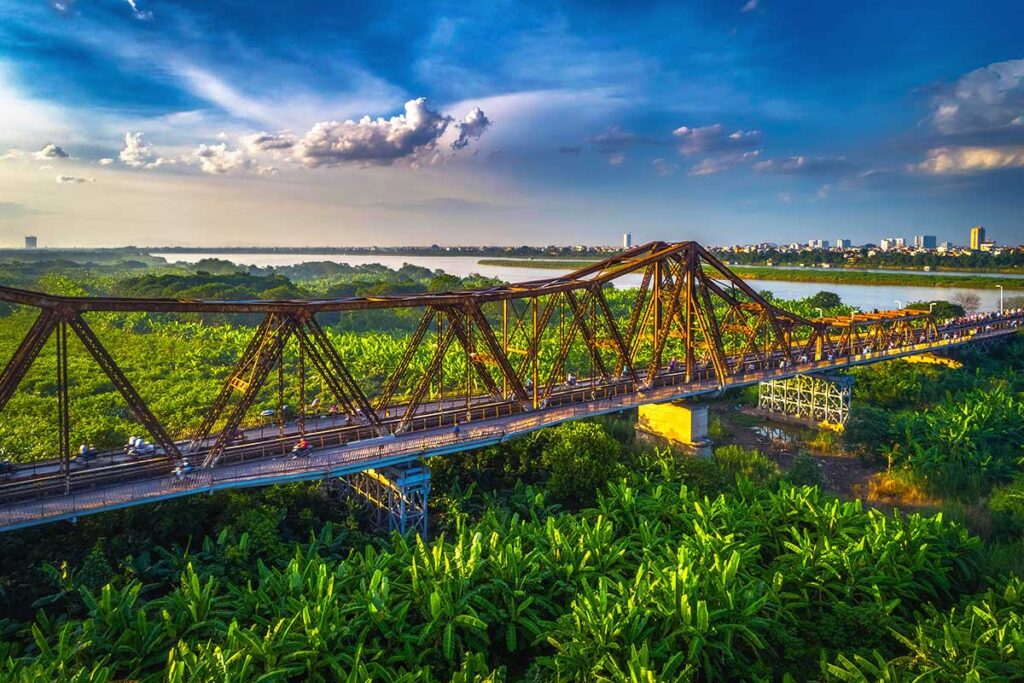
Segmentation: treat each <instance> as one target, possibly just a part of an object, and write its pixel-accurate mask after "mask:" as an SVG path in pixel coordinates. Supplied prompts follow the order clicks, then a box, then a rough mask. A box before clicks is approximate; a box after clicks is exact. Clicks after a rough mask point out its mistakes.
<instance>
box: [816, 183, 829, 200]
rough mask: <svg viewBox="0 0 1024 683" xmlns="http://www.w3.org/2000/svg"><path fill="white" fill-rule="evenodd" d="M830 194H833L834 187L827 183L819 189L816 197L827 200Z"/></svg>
mask: <svg viewBox="0 0 1024 683" xmlns="http://www.w3.org/2000/svg"><path fill="white" fill-rule="evenodd" d="M830 194H832V186H831V185H830V184H828V183H825V184H824V185H822V186H821V187H819V188H818V191H817V192H816V193H815V195H814V196H815V197H817V198H818V199H827V198H828V196H829V195H830Z"/></svg>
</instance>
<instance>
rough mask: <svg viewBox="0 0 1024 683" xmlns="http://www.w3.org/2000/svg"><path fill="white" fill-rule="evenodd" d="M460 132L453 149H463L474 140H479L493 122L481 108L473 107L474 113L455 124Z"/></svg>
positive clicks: (471, 112)
mask: <svg viewBox="0 0 1024 683" xmlns="http://www.w3.org/2000/svg"><path fill="white" fill-rule="evenodd" d="M455 127H456V128H458V130H459V137H458V139H457V140H455V142H453V143H452V148H453V149H462V148H463V147H465V146H466V145H468V144H469V143H470V141H472V140H479V139H480V136H481V135H483V134H484V132H486V131H487V129H488V128H490V127H491V121H490V119H488V118H487V114H485V113H484V111H483V109H481V108H480V107H473V109H472V111H470V112H469V113H468V114H466V118H464V119H463V120H462V121H460V122H459V123H457V124H455Z"/></svg>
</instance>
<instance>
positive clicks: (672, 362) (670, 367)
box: [668, 358, 676, 372]
mask: <svg viewBox="0 0 1024 683" xmlns="http://www.w3.org/2000/svg"><path fill="white" fill-rule="evenodd" d="M668 371H669V372H675V371H676V359H675V358H671V359H669V361H668Z"/></svg>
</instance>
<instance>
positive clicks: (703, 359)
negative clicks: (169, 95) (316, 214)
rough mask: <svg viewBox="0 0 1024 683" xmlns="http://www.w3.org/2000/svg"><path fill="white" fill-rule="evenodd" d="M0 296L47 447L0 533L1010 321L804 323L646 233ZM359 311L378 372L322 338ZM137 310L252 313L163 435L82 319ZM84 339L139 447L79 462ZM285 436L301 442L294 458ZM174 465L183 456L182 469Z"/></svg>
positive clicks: (1015, 322)
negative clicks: (586, 245)
mask: <svg viewBox="0 0 1024 683" xmlns="http://www.w3.org/2000/svg"><path fill="white" fill-rule="evenodd" d="M625 276H630V278H631V279H630V283H631V284H633V283H635V281H636V279H637V277H638V276H639V279H640V283H639V286H631V287H629V288H628V289H625V288H621V287H620V288H619V289H616V288H615V287H614V285H615V284H616V282H619V283H620V285H621V281H622V278H624V277H625ZM0 302H4V303H6V304H13V305H19V306H23V307H31V308H33V309H37V310H38V311H39V313H38V316H37V317H36V318H35V322H34V324H33V325H32V326H31V328H30V329H29V330H28V332H27V334H26V335H25V337H24V338H23V340H22V341H21V343H20V345H19V346H18V347H17V349H16V350H15V352H14V354H13V356H12V357H11V359H10V361H9V362H8V363H7V365H6V366H5V367H4V368H3V371H2V373H0V411H2V410H3V409H4V407H5V406H6V405H7V403H8V402H9V401H10V399H11V398H12V397H13V396H14V395H15V394H16V393H17V392H18V390H19V386H20V385H21V384H22V380H23V379H24V378H25V376H26V374H27V373H28V372H29V369H30V367H31V366H32V364H33V361H35V360H36V359H37V357H39V356H40V354H41V353H42V352H43V351H44V349H45V350H46V352H47V353H50V351H49V349H51V348H52V349H54V350H55V353H56V378H55V380H56V384H55V387H56V391H55V393H56V397H55V404H56V405H55V410H54V417H55V429H56V430H57V433H58V434H59V439H58V445H57V451H56V452H55V453H53V457H52V459H50V460H46V461H41V462H40V461H36V462H33V463H31V464H23V465H15V466H13V467H8V468H6V469H5V471H4V472H2V473H0V530H9V529H15V528H19V527H25V526H31V525H35V524H41V523H45V522H51V521H55V520H61V519H72V520H73V519H75V518H77V517H78V516H81V515H85V514H90V513H94V512H100V511H103V510H111V509H116V508H122V507H127V506H132V505H139V504H144V503H151V502H156V501H160V500H166V499H169V498H175V497H180V496H186V495H190V494H195V493H200V492H212V491H215V490H221V489H228V488H237V487H245V486H261V485H267V484H273V483H278V482H288V481H301V480H314V479H325V478H329V477H342V476H348V475H355V474H359V473H369V474H371V475H374V473H376V472H381V471H394V468H396V467H402V466H410V465H411V464H413V463H415V461H417V460H418V459H420V458H423V457H426V456H434V455H443V454H448V453H455V452H459V451H464V450H468V449H474V448H480V447H483V446H488V445H493V444H497V443H500V442H502V441H504V440H506V439H509V438H512V437H515V436H518V435H521V434H524V433H527V432H529V431H532V430H536V429H540V428H543V427H548V426H551V425H555V424H558V423H560V422H563V421H566V420H573V419H577V418H582V417H588V416H595V415H600V414H604V413H610V412H616V411H620V410H623V409H627V408H631V407H635V406H639V405H642V404H645V403H652V402H665V401H672V400H677V399H682V398H687V397H696V396H700V395H704V394H712V393H714V392H720V391H721V390H723V389H725V388H729V387H736V386H744V385H750V384H756V383H759V382H762V381H764V380H768V379H784V378H787V377H794V376H796V375H800V374H807V373H817V372H823V371H834V370H837V369H842V368H845V367H850V366H854V365H859V364H865V363H874V362H877V361H880V360H886V359H890V358H898V357H902V356H908V355H914V354H921V353H927V352H933V351H937V350H943V349H949V348H953V347H957V346H961V345H964V344H971V343H978V342H981V341H983V340H989V339H996V338H999V337H1003V336H1006V335H1008V334H1012V333H1013V332H1015V331H1016V330H1017V328H1018V326H1019V325H1020V323H1021V315H1020V314H1018V313H1014V314H1012V315H1002V314H1000V315H992V316H988V317H984V318H983V319H982V318H978V319H971V320H959V321H947V322H945V323H943V324H941V325H940V324H938V323H937V322H936V321H935V320H934V319H933V317H932V316H931V315H930V314H929V313H928V312H927V311H917V310H899V311H887V312H883V313H874V314H862V313H857V314H852V315H849V316H842V317H823V318H817V319H808V318H804V317H801V316H799V315H795V314H793V313H790V312H788V311H786V310H784V309H782V308H780V307H778V306H776V305H774V304H772V303H771V302H769V301H768V300H766V299H765V298H764V297H762V296H761V295H760V294H758V293H757V292H756V291H755V290H754V289H753V288H751V287H750V286H749V285H748V284H747V283H745V282H744V281H743V280H742V279H740V278H739V277H737V276H736V275H735V274H733V273H732V272H730V271H729V269H728V268H726V266H725V265H723V264H722V263H721V262H720V261H719V260H718V259H716V258H715V257H714V256H713V255H712V254H711V253H709V252H708V251H707V250H705V249H704V248H703V247H701V246H700V245H699V244H697V243H695V242H680V243H674V244H671V243H665V242H651V243H649V244H644V245H641V246H637V247H634V248H632V249H629V250H626V251H624V252H622V253H620V254H618V255H616V256H613V257H611V258H608V259H605V260H603V261H600V262H595V263H594V264H593V265H589V266H587V267H585V268H581V269H579V270H576V271H574V272H572V273H569V274H567V275H563V276H560V277H553V278H551V279H545V280H535V281H531V282H524V283H519V284H511V285H503V286H497V287H491V288H487V289H480V290H474V291H464V292H454V293H436V294H433V293H432V294H416V295H411V296H382V297H364V298H340V299H329V300H296V301H291V300H290V301H208V300H174V299H135V298H117V297H65V296H52V295H47V294H41V293H37V292H31V291H25V290H19V289H14V288H8V287H0ZM373 311H378V312H379V311H390V312H392V313H395V312H399V313H403V314H404V315H406V316H410V315H411V316H413V319H416V317H417V316H418V321H419V322H418V324H417V325H416V327H415V329H414V330H413V331H412V332H411V334H408V335H407V336H405V337H403V338H402V339H403V343H404V347H403V349H402V351H401V355H400V357H398V358H396V359H395V360H394V363H393V365H392V366H391V367H389V368H387V371H386V372H384V373H382V375H381V376H378V377H373V378H370V377H361V376H360V375H359V373H358V372H356V371H355V370H354V369H353V368H354V367H355V366H356V365H357V364H358V363H357V362H356V361H357V360H358V359H355V358H353V352H352V350H350V349H345V348H339V345H337V344H335V343H334V342H333V341H332V339H331V334H329V332H328V330H327V329H326V328H325V326H324V325H323V323H322V322H321V321H322V319H324V318H326V317H328V316H331V317H332V318H333V319H334V320H337V319H338V316H337V314H353V315H358V314H367V313H372V312H373ZM136 312H145V313H149V314H198V315H200V316H205V315H213V314H225V315H230V314H237V315H243V314H244V315H246V316H249V317H250V318H252V316H253V315H255V316H258V319H259V321H260V322H259V324H258V325H256V326H255V328H254V330H253V333H252V336H251V339H250V341H249V342H248V345H247V346H246V347H245V350H244V352H243V353H241V355H240V356H239V357H238V358H237V360H236V361H235V362H234V366H233V368H232V369H231V370H230V372H228V373H227V375H226V377H225V378H224V379H223V382H222V384H221V387H220V390H219V393H218V394H217V396H216V398H215V399H214V400H213V402H212V404H211V405H209V406H207V407H205V409H204V411H203V417H202V419H201V420H198V421H197V423H196V424H194V425H192V426H191V428H190V429H189V430H187V432H186V433H171V431H170V430H169V429H168V428H167V427H166V426H165V423H164V421H162V420H161V419H159V418H158V417H157V416H156V415H155V414H154V413H153V411H152V410H151V409H150V407H149V405H148V404H147V401H146V400H144V399H143V396H142V394H141V393H140V390H139V388H137V382H133V381H132V379H131V378H130V375H131V374H132V373H131V372H129V371H128V370H125V369H124V368H123V367H122V366H121V365H120V364H119V363H118V362H117V361H116V360H115V359H114V357H113V356H112V355H111V354H110V352H109V351H108V350H107V348H106V347H105V345H104V344H103V342H102V341H101V338H100V335H98V334H97V333H96V332H95V331H94V325H90V322H89V321H90V318H92V317H94V316H97V315H101V314H118V313H121V314H123V313H136ZM341 324H344V319H343V322H342V323H341ZM249 329H252V328H249ZM50 339H53V340H54V343H53V344H50V343H49V340H50ZM69 339H70V340H71V341H72V342H73V348H72V350H71V351H69ZM75 339H77V340H78V341H77V342H75V341H74V340H75ZM182 344H183V345H184V344H187V340H183V341H182ZM82 349H84V353H87V354H88V355H89V356H91V358H92V359H93V360H94V361H95V362H96V364H97V365H98V366H99V368H100V369H101V370H102V372H103V373H104V375H105V376H106V378H107V379H108V380H109V381H110V383H111V384H112V385H113V386H114V387H115V388H116V389H117V391H118V392H119V393H120V395H121V397H122V398H123V399H124V402H125V403H126V404H127V406H128V409H129V411H130V415H131V416H132V418H133V419H134V420H135V421H136V422H137V423H138V425H139V427H140V430H142V431H144V432H145V433H146V434H148V435H149V437H150V438H151V439H152V442H153V443H154V444H155V446H156V449H155V452H153V453H152V454H150V455H145V456H138V457H130V456H129V455H127V454H125V453H124V452H122V451H120V450H116V451H109V452H104V453H100V454H98V455H96V456H95V457H93V458H91V459H90V461H89V462H88V463H86V464H85V466H83V464H82V463H81V462H79V461H80V460H81V459H76V458H75V454H74V450H73V447H72V443H73V441H74V438H73V437H74V436H75V434H74V433H73V430H72V416H71V410H70V406H71V400H70V395H69V392H71V390H72V389H73V386H74V381H73V379H74V378H69V376H68V357H69V354H70V353H71V352H75V353H82V352H83V351H82ZM286 353H287V354H290V356H289V357H293V358H294V357H297V363H293V364H292V367H291V369H289V370H288V371H287V381H288V382H290V383H295V382H297V383H298V396H299V402H300V403H301V405H300V406H298V411H297V418H296V419H292V420H290V421H288V422H284V421H283V420H282V421H281V422H280V423H279V424H278V425H277V428H276V429H273V430H271V431H272V432H273V433H272V434H270V435H267V434H266V433H265V430H264V429H262V428H254V427H253V425H254V424H255V423H256V420H254V416H252V415H251V413H253V412H254V407H255V406H257V405H265V404H266V403H267V401H268V397H270V400H272V397H273V395H274V392H275V390H276V392H277V396H278V402H279V404H280V403H283V394H284V390H283V386H284V384H285V374H286V371H285V356H286ZM275 370H276V371H277V372H276V373H275ZM313 374H315V375H316V376H317V377H318V378H319V380H318V381H319V383H320V386H322V387H323V388H324V390H325V391H326V392H327V393H329V395H330V397H329V400H331V401H333V403H334V405H333V406H332V410H331V411H330V414H329V415H327V416H323V415H322V413H323V408H322V406H321V407H319V408H317V409H316V411H314V408H313V406H311V405H310V403H309V402H307V391H306V389H307V387H306V382H307V375H313ZM275 375H276V376H277V377H276V382H275ZM275 384H276V389H275ZM325 404H326V402H325V403H324V405H325ZM314 412H316V413H317V417H315V418H314V417H311V415H312V414H313V413H314ZM278 414H279V415H283V410H278ZM0 415H2V413H0ZM87 417H88V416H86V419H87ZM0 419H2V418H0ZM455 425H458V428H457V429H455V428H454V426H455ZM300 438H305V439H306V440H307V441H308V443H309V444H310V446H311V448H310V449H309V450H308V451H307V452H306V453H305V454H304V455H303V457H293V456H292V449H293V447H294V445H295V444H296V442H297V441H298V440H299V439H300ZM184 462H188V463H189V464H190V465H192V468H193V469H192V471H190V472H189V473H188V474H186V475H184V476H182V475H181V472H180V467H181V465H182V464H183V463H184ZM176 468H177V469H178V472H175V470H176ZM387 468H391V470H388V469H387ZM374 476H375V475H374ZM379 480H380V477H376V479H374V481H379ZM392 488H393V486H392ZM389 495H390V494H389ZM424 495H425V494H424ZM403 500H404V499H403ZM424 505H425V502H424ZM403 510H404V506H403ZM423 512H424V514H425V510H424V511H423ZM418 523H419V522H417V524H418ZM403 524H404V521H403ZM403 528H404V527H403Z"/></svg>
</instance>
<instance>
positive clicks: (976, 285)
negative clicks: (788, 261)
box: [479, 259, 1024, 291]
mask: <svg viewBox="0 0 1024 683" xmlns="http://www.w3.org/2000/svg"><path fill="white" fill-rule="evenodd" d="M593 263H594V261H592V260H573V261H570V260H561V259H481V260H480V261H479V264H480V265H486V266H504V267H506V268H547V269H551V270H562V271H569V270H575V269H577V268H584V267H586V266H589V265H592V264H593ZM729 269H730V270H732V271H733V272H734V273H736V274H737V275H739V276H740V277H742V278H745V279H753V280H776V281H781V282H820V283H824V284H844V285H879V286H913V287H953V288H958V289H964V288H967V289H992V288H995V287H997V286H1000V285H1001V286H1002V287H1003V288H1004V289H1007V290H1018V291H1024V280H1022V279H1020V278H1011V277H992V276H988V275H979V276H977V277H972V276H970V275H942V274H938V273H920V274H917V273H875V272H865V271H857V270H850V269H843V270H811V269H807V270H798V269H788V268H787V269H782V268H765V267H756V266H729Z"/></svg>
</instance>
